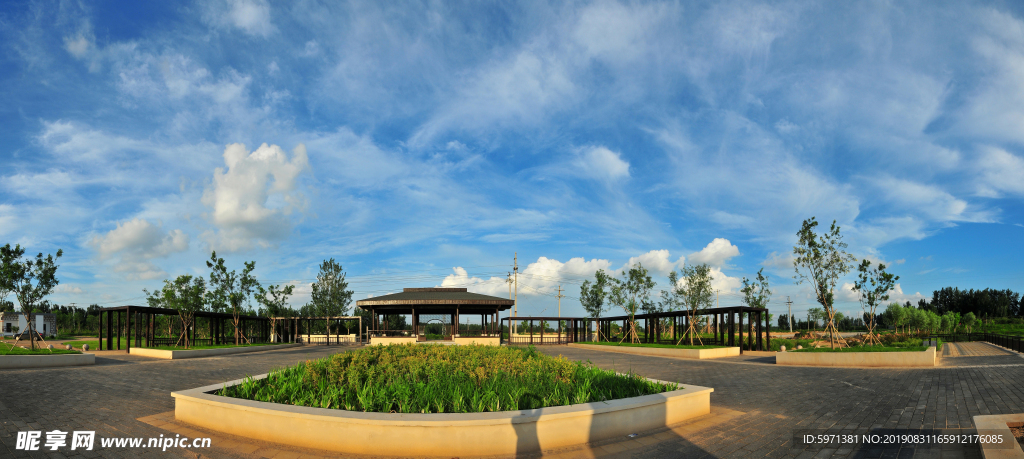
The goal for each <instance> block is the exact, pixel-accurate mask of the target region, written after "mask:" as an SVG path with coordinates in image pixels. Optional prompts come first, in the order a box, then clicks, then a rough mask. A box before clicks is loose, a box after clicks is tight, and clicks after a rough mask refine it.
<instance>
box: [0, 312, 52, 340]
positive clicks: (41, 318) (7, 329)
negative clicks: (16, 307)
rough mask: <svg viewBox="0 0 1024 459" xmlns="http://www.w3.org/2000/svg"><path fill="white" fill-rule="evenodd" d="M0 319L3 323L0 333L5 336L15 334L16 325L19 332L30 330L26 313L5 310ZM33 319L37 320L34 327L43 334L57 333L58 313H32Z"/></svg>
mask: <svg viewBox="0 0 1024 459" xmlns="http://www.w3.org/2000/svg"><path fill="white" fill-rule="evenodd" d="M0 320H2V321H3V324H2V325H0V334H2V335H3V336H5V337H7V336H13V335H14V333H15V331H14V327H18V332H17V333H21V332H24V331H26V330H28V320H26V318H25V314H23V313H20V312H5V313H3V315H0ZM32 320H33V321H34V322H35V323H34V324H33V328H35V330H36V331H37V332H39V334H41V335H43V336H53V335H56V334H57V315H56V314H52V313H46V314H43V313H32Z"/></svg>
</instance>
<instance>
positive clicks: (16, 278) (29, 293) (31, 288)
mask: <svg viewBox="0 0 1024 459" xmlns="http://www.w3.org/2000/svg"><path fill="white" fill-rule="evenodd" d="M24 254H25V249H23V248H21V245H15V246H14V248H11V245H10V244H7V245H5V246H3V247H0V259H2V263H3V265H2V267H0V269H2V272H0V275H2V277H0V293H3V294H5V295H6V294H7V293H6V292H14V296H15V297H16V298H17V299H18V304H19V305H21V312H22V313H23V314H25V320H26V321H28V332H29V342H30V343H31V346H32V350H35V348H36V340H35V335H36V331H35V328H34V326H33V323H32V322H33V321H32V311H33V310H34V309H35V308H36V306H37V305H39V303H40V302H41V301H43V298H46V296H47V295H49V294H50V292H52V291H53V288H54V287H56V286H57V284H59V283H60V281H59V280H57V268H58V265H57V263H56V260H57V259H58V258H60V257H61V256H63V255H64V251H63V250H60V249H57V254H56V255H57V256H56V257H55V256H53V255H49V254H48V255H46V257H43V254H42V252H40V253H39V254H38V255H36V258H35V260H33V259H32V258H27V259H24V260H23V259H22V256H23V255H24ZM0 298H2V297H0Z"/></svg>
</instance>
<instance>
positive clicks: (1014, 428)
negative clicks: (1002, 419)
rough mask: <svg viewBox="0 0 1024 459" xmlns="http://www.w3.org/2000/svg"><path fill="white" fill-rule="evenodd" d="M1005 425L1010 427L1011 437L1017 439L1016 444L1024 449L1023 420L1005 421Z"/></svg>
mask: <svg viewBox="0 0 1024 459" xmlns="http://www.w3.org/2000/svg"><path fill="white" fill-rule="evenodd" d="M1006 426H1007V427H1009V428H1010V433H1012V434H1013V438H1016V439H1017V444H1019V445H1020V447H1021V449H1024V422H1007V423H1006Z"/></svg>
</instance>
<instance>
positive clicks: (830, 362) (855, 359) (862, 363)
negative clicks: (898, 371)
mask: <svg viewBox="0 0 1024 459" xmlns="http://www.w3.org/2000/svg"><path fill="white" fill-rule="evenodd" d="M907 349H913V348H899V349H898V350H895V351H888V352H881V351H879V350H878V349H876V350H875V351H874V352H872V351H864V350H860V349H857V348H854V350H841V351H833V350H831V349H826V348H820V349H804V350H802V351H793V352H790V351H786V352H779V353H776V354H775V364H776V365H794V366H815V367H934V366H935V359H936V356H937V353H936V352H935V347H934V346H932V347H928V348H924V350H917V351H913V350H907ZM805 351H806V352H805Z"/></svg>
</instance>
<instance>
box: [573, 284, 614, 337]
mask: <svg viewBox="0 0 1024 459" xmlns="http://www.w3.org/2000/svg"><path fill="white" fill-rule="evenodd" d="M594 277H595V280H594V283H593V284H591V283H590V280H589V279H588V280H584V281H583V285H582V286H581V287H580V305H581V306H583V310H584V311H587V314H588V315H590V317H592V318H594V319H596V318H598V317H601V313H603V312H604V311H605V306H604V300H605V298H607V296H608V284H609V279H610V276H609V275H608V273H606V272H605V271H604V270H603V269H599V270H597V272H595V273H594ZM601 331H602V330H601V329H600V327H598V330H597V333H598V334H600V333H601ZM598 340H599V341H600V337H598Z"/></svg>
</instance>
